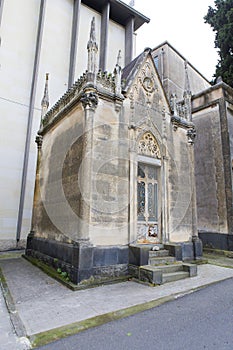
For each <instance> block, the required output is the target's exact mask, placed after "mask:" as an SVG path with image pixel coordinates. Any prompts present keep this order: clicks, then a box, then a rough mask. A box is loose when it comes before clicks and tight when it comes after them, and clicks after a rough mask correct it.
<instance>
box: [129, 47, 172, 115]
mask: <svg viewBox="0 0 233 350" xmlns="http://www.w3.org/2000/svg"><path fill="white" fill-rule="evenodd" d="M150 52H151V49H145V50H144V52H142V53H141V54H140V55H139V56H137V57H136V58H135V59H134V60H133V61H132V62H131V63H129V64H128V65H127V66H126V67H125V68H124V69H123V72H122V85H123V92H124V94H125V95H126V96H129V95H131V96H132V95H133V96H134V100H135V101H136V100H139V101H141V103H142V104H144V103H145V104H148V103H149V104H150V105H151V106H152V105H159V109H161V110H162V109H165V110H166V111H167V112H170V105H169V102H168V100H167V97H166V94H165V91H164V88H163V86H162V83H161V80H160V77H159V75H158V73H157V70H156V67H155V64H154V60H153V58H152V56H151V53H150Z"/></svg>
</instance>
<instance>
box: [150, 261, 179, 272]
mask: <svg viewBox="0 0 233 350" xmlns="http://www.w3.org/2000/svg"><path fill="white" fill-rule="evenodd" d="M150 266H151V267H153V271H156V270H161V271H162V272H163V273H170V272H177V271H183V270H184V267H183V264H182V262H175V263H173V264H169V265H159V266H156V265H150Z"/></svg>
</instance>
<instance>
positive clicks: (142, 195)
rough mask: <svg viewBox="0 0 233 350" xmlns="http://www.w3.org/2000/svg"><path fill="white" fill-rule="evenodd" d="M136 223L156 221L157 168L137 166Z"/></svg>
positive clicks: (144, 165) (143, 165)
mask: <svg viewBox="0 0 233 350" xmlns="http://www.w3.org/2000/svg"><path fill="white" fill-rule="evenodd" d="M137 187H138V193H137V197H138V204H137V212H138V221H143V222H145V223H147V224H149V223H157V221H158V168H157V167H155V166H152V165H146V164H142V163H139V165H138V186H137Z"/></svg>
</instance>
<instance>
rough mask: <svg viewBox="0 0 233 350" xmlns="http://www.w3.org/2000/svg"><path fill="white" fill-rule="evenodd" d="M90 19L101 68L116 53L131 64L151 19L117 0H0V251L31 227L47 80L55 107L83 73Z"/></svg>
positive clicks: (111, 66) (108, 67) (113, 60)
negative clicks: (139, 33)
mask: <svg viewBox="0 0 233 350" xmlns="http://www.w3.org/2000/svg"><path fill="white" fill-rule="evenodd" d="M93 16H94V17H95V22H96V23H95V24H96V36H97V38H96V40H97V43H98V47H99V67H100V68H101V69H102V70H103V71H105V70H108V71H110V72H111V71H113V69H114V66H115V64H116V59H117V54H118V51H119V50H121V54H122V61H123V62H122V66H124V65H126V64H127V63H129V62H130V61H131V60H132V58H133V56H134V52H135V36H134V32H135V31H136V30H137V29H139V28H140V26H141V25H143V24H144V23H146V22H149V19H148V18H147V17H145V16H144V15H142V14H140V13H138V12H137V11H136V10H135V9H133V8H132V7H130V6H128V5H126V4H124V3H123V2H122V1H120V0H82V1H81V0H47V1H46V0H40V1H38V0H21V1H17V0H0V79H1V84H0V112H1V116H2V124H1V136H0V145H1V147H0V150H1V151H0V152H1V156H0V161H1V163H0V164H1V172H0V183H1V185H0V196H1V204H0V250H4V249H9V248H14V247H15V246H16V245H17V244H18V246H20V245H24V240H25V238H26V236H27V234H28V232H29V229H30V221H31V210H32V200H33V190H34V178H35V165H36V164H35V159H36V145H35V143H34V139H35V135H36V132H37V130H38V129H39V125H40V119H41V97H42V94H43V89H44V81H45V75H46V73H49V76H50V79H49V98H50V106H52V105H53V104H54V103H55V102H56V101H57V100H58V98H59V97H60V96H61V95H62V94H63V93H64V91H65V90H67V89H68V88H69V87H70V86H71V85H72V84H73V83H74V82H75V81H76V80H77V79H78V77H79V76H80V75H81V74H82V73H83V72H84V71H85V70H86V60H87V50H86V43H87V42H88V36H89V27H90V23H91V19H92V18H93Z"/></svg>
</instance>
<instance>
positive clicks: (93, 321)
mask: <svg viewBox="0 0 233 350" xmlns="http://www.w3.org/2000/svg"><path fill="white" fill-rule="evenodd" d="M228 279H232V277H227V278H225V279H223V280H221V281H214V282H211V283H208V284H206V285H203V286H199V287H196V288H192V289H189V290H187V291H185V292H182V293H175V294H171V295H169V296H166V297H162V298H159V299H155V300H151V301H149V302H145V303H142V304H138V305H134V306H130V307H128V308H125V309H120V310H117V311H113V312H109V313H106V314H102V315H99V316H95V317H92V318H88V319H86V320H83V321H80V322H74V323H71V324H69V325H65V326H62V327H58V328H54V329H51V330H48V331H45V332H41V333H37V334H33V335H31V336H28V338H29V340H30V342H31V345H32V348H37V347H40V346H44V345H47V344H49V343H52V342H55V341H57V340H59V339H63V338H66V337H69V336H72V335H75V334H78V333H80V332H83V331H85V330H87V329H90V328H94V327H98V326H101V325H103V324H106V323H108V322H113V321H117V320H120V319H122V318H125V317H129V316H133V315H135V314H138V313H140V312H143V311H147V310H150V309H152V308H155V307H158V306H160V305H163V304H165V303H167V302H171V301H174V300H177V299H179V298H183V297H184V296H186V295H188V294H191V293H194V292H197V291H199V290H201V289H204V288H206V287H209V286H211V285H215V284H217V283H219V282H222V281H226V280H228Z"/></svg>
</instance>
